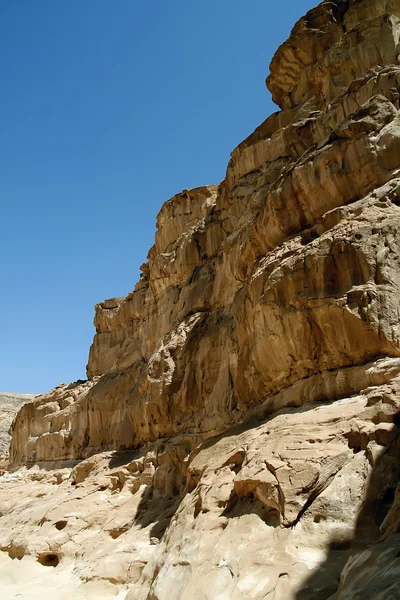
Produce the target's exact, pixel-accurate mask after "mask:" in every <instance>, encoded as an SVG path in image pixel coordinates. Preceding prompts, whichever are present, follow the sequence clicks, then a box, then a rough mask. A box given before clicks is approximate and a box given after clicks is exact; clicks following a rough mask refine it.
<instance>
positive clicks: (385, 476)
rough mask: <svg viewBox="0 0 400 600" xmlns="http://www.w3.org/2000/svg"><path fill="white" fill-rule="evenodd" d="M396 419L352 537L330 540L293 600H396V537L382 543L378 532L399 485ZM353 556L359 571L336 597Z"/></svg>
mask: <svg viewBox="0 0 400 600" xmlns="http://www.w3.org/2000/svg"><path fill="white" fill-rule="evenodd" d="M399 417H400V415H399V414H397V415H396V417H395V419H394V424H393V429H394V430H395V431H396V432H397V434H396V435H395V437H394V439H393V440H392V441H391V442H390V443H389V444H388V445H386V446H382V451H381V453H380V455H379V456H378V457H376V458H375V460H374V466H373V471H372V475H371V477H370V481H369V485H368V488H367V491H366V495H365V499H364V503H363V506H362V509H361V512H360V514H359V517H358V519H357V523H356V527H355V531H354V535H353V537H352V539H349V540H348V541H346V542H343V543H336V542H335V540H332V542H331V544H330V547H329V549H328V552H327V557H326V559H325V561H324V563H323V564H322V565H321V566H320V567H319V568H318V569H317V570H316V571H314V572H313V573H312V574H311V575H310V577H309V579H308V580H307V581H306V582H305V583H304V584H303V586H302V587H301V589H300V590H299V591H298V592H297V595H296V600H341V599H342V598H346V600H350V598H351V599H352V600H396V599H397V600H399V599H400V577H399V576H400V536H399V535H391V536H389V537H388V539H387V540H382V532H381V531H380V526H381V524H382V522H383V521H384V519H385V517H386V515H387V514H388V512H389V510H390V508H391V507H392V504H393V500H394V497H395V491H396V487H397V485H398V483H399V482H400V433H399V432H398V428H397V425H398V422H399ZM356 450H357V449H356ZM361 451H363V450H361ZM365 551H367V552H368V555H367V554H364V557H361V556H360V555H361V553H363V552H364V553H365ZM356 557H357V560H358V561H359V562H360V565H361V566H360V571H359V572H358V571H357V566H356V570H355V573H354V577H353V579H354V581H353V583H352V584H350V585H352V587H351V590H350V588H348V585H349V584H348V582H347V581H346V582H345V592H344V593H345V595H341V585H343V577H342V580H341V575H342V571H343V569H344V567H345V566H346V564H350V562H351V561H355V559H356ZM373 557H374V558H373ZM365 561H367V562H365ZM388 561H389V562H388ZM379 562H381V565H380V567H379V569H380V571H379V580H377V575H376V574H377V572H378V571H377V569H378V567H377V566H376V565H377V564H378V563H379ZM352 564H353V565H354V564H356V563H355V562H353V563H352ZM369 567H370V568H375V569H376V570H375V571H371V574H372V575H371V580H370V581H369V580H367V579H366V577H365V575H366V574H367V575H368V571H369ZM362 569H364V570H362Z"/></svg>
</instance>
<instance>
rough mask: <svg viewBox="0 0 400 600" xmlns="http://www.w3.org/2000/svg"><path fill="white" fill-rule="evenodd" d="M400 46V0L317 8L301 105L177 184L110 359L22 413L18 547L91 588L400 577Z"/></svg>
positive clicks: (303, 60) (303, 595)
mask: <svg viewBox="0 0 400 600" xmlns="http://www.w3.org/2000/svg"><path fill="white" fill-rule="evenodd" d="M399 55H400V3H399V2H398V0H353V1H352V0H347V1H345V0H332V1H328V0H326V1H324V2H322V3H321V4H320V5H319V6H318V7H317V8H315V9H313V10H311V11H309V13H308V14H307V15H306V16H305V17H304V18H302V19H301V20H300V21H299V22H298V23H297V24H296V25H295V27H294V29H293V31H292V34H291V36H290V38H289V40H288V41H287V42H285V43H284V44H283V45H282V46H281V47H280V48H279V49H278V51H277V53H276V55H275V57H274V58H273V60H272V63H271V68H270V75H269V77H268V78H267V85H268V88H269V90H270V91H271V93H272V95H273V98H274V100H275V102H276V103H277V104H278V105H279V106H280V107H281V110H280V111H279V112H277V113H275V114H273V115H271V116H270V117H269V118H268V119H267V120H266V121H265V122H264V123H262V124H261V125H260V126H259V127H258V128H257V129H256V131H255V132H254V133H252V134H251V135H250V136H249V137H248V138H247V139H246V140H244V141H243V142H242V143H241V144H240V145H239V146H238V147H237V148H236V149H235V150H234V151H233V152H232V158H231V160H230V162H229V165H228V168H227V173H226V178H225V179H224V181H223V182H222V183H221V184H220V185H219V186H218V187H217V186H204V187H200V188H196V189H193V190H184V191H183V192H181V193H180V194H178V195H176V196H174V197H173V198H171V199H170V200H168V201H167V202H166V203H165V204H164V205H163V207H162V208H161V210H160V213H159V215H158V217H157V233H156V238H155V244H154V246H153V247H152V248H151V250H150V252H149V255H148V262H146V263H145V264H144V265H143V266H142V275H141V279H140V281H139V283H138V284H137V285H136V287H135V290H134V291H133V292H131V293H130V294H129V295H128V296H127V297H126V298H113V299H109V300H106V301H104V302H102V303H100V304H98V305H97V306H96V316H95V320H94V324H95V327H96V335H95V337H94V341H93V344H92V347H91V349H90V353H89V362H88V366H87V373H88V380H87V381H79V382H75V383H73V384H69V385H64V384H62V385H60V386H59V387H57V388H55V389H54V390H52V391H51V392H49V393H48V394H44V395H42V396H40V397H38V398H36V399H35V400H34V401H33V402H31V403H29V404H26V405H25V406H23V407H22V409H21V410H20V412H19V413H18V416H17V417H16V419H15V420H14V422H13V425H12V428H11V433H12V443H11V449H10V460H11V471H13V472H12V473H10V474H8V475H5V476H4V477H3V478H2V479H0V506H1V507H2V509H1V510H2V516H1V517H0V548H1V549H2V550H3V551H4V552H3V555H4V556H3V558H4V557H5V558H4V561H5V566H4V569H7V568H9V566H7V565H8V563H7V561H11V559H15V558H19V559H21V561H22V563H21V564H27V565H30V568H31V567H32V564H31V563H32V561H36V563H35V565H34V566H35V569H37V565H38V564H39V565H40V566H41V567H44V566H51V567H53V568H54V572H55V573H58V574H60V576H61V574H63V576H64V577H66V580H65V581H66V583H65V589H64V591H65V593H69V595H71V591H70V590H74V594H75V597H77V598H79V597H92V596H91V594H94V596H93V597H96V594H100V591H99V590H100V589H101V594H102V595H104V596H107V595H110V596H112V595H114V596H116V595H117V594H119V597H120V598H125V597H126V600H136V599H138V600H145V599H147V600H175V599H176V600H180V599H182V600H184V599H190V600H200V599H201V600H215V599H218V600H236V599H237V600H239V599H242V598H245V599H249V600H250V599H251V600H264V599H266V598H268V599H269V600H274V599H275V600H279V599H282V600H287V599H288V600H295V599H296V600H311V599H315V600H317V599H323V598H331V599H332V600H333V599H337V600H350V599H353V598H356V597H360V598H368V599H371V600H372V599H375V598H376V599H377V598H381V599H382V600H383V599H384V598H392V597H393V598H394V597H397V595H399V594H400V588H399V584H398V581H399V575H400V562H399V557H398V555H399V551H400V542H399V538H398V536H397V532H398V530H399V529H400V519H399V515H400V509H399V507H400V495H399V494H400V491H397V492H396V489H397V485H398V481H399V480H400V460H399V459H400V456H399V453H400V437H399V430H398V424H399V423H400V419H399V417H398V413H399V410H400V320H399V307H400V304H399V298H400V234H399V231H400V111H399V98H400V94H399V90H400V64H399ZM26 467H28V468H26ZM399 489H400V488H399ZM27 496H28V497H29V498H31V499H32V500H31V501H30V502H29V503H27V502H26V498H27ZM35 498H38V499H37V500H35ZM3 506H4V507H5V508H4V509H3ZM38 523H39V525H38ZM378 540H379V543H376V542H377V541H378ZM13 564H14V563H13ZM32 568H33V567H32ZM32 572H33V571H32ZM71 573H72V574H73V577H72V575H71ZM68 574H69V575H68ZM35 576H36V571H35ZM68 577H69V579H68ZM68 586H69V587H68ZM91 586H92V587H91ZM93 586H95V587H93ZM85 594H86V595H85ZM391 594H392V595H391ZM396 594H397V595H396ZM60 597H61V596H60Z"/></svg>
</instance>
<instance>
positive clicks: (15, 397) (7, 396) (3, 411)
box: [0, 392, 35, 455]
mask: <svg viewBox="0 0 400 600" xmlns="http://www.w3.org/2000/svg"><path fill="white" fill-rule="evenodd" d="M34 397H35V396H34V395H33V394H14V393H10V392H0V455H1V454H7V453H8V448H9V445H10V439H11V438H10V436H9V435H8V430H9V429H10V425H11V423H12V420H13V419H14V417H15V415H16V414H17V412H18V411H19V409H20V408H21V406H22V405H23V404H25V402H29V401H30V400H33V398H34Z"/></svg>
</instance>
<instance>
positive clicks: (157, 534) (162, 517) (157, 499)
mask: <svg viewBox="0 0 400 600" xmlns="http://www.w3.org/2000/svg"><path fill="white" fill-rule="evenodd" d="M183 496H184V494H178V495H176V496H164V495H163V494H161V493H160V492H159V491H158V490H156V489H154V487H153V486H151V485H149V486H147V487H146V490H145V491H144V493H143V495H142V498H141V500H140V503H139V506H138V510H137V513H136V516H135V519H134V523H135V524H136V525H139V526H140V527H142V528H145V527H148V526H149V525H151V524H153V525H152V527H151V529H150V536H149V537H150V539H151V538H156V539H157V540H161V538H162V536H163V535H164V533H165V531H166V530H167V528H168V526H169V524H170V522H171V519H172V517H173V516H174V514H175V513H176V511H177V509H178V507H179V505H180V503H181V501H182V499H183Z"/></svg>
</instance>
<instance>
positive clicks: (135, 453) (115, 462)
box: [108, 448, 141, 469]
mask: <svg viewBox="0 0 400 600" xmlns="http://www.w3.org/2000/svg"><path fill="white" fill-rule="evenodd" d="M140 455H141V452H140V450H137V449H135V448H130V449H129V450H117V451H116V452H113V455H112V457H111V458H110V462H109V463H108V467H109V469H119V468H120V467H123V466H124V465H127V464H129V463H130V462H132V461H133V460H135V459H136V458H139V456H140Z"/></svg>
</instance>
